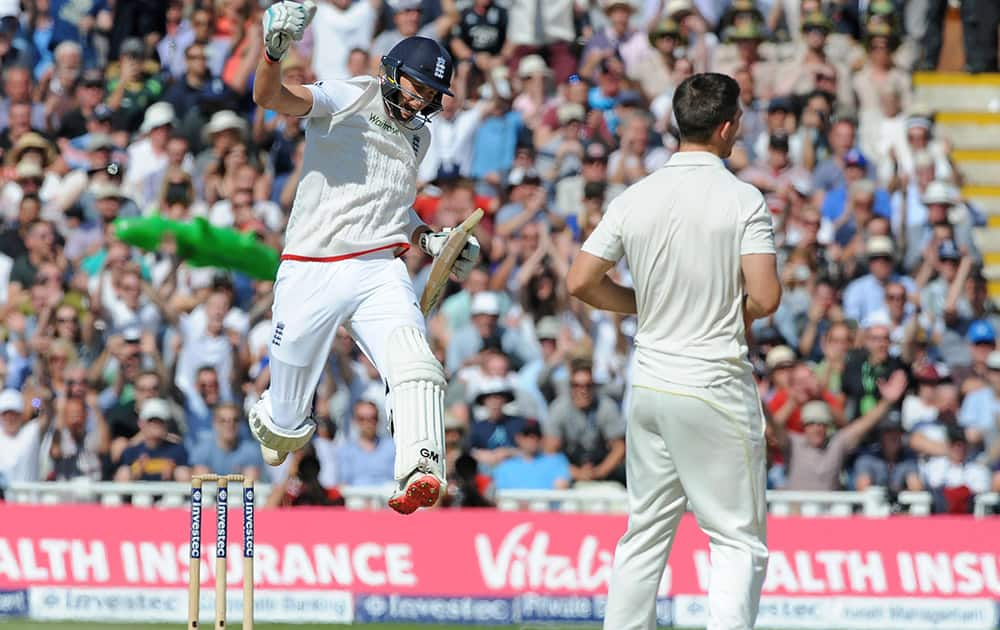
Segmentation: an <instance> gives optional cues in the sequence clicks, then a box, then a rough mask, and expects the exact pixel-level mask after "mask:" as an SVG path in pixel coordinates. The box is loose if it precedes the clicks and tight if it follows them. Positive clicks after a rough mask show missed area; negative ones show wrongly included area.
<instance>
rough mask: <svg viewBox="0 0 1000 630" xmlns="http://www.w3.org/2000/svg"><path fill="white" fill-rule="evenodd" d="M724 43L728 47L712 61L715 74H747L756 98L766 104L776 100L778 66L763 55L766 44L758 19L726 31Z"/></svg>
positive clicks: (734, 25) (722, 47) (735, 25)
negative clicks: (763, 43)
mask: <svg viewBox="0 0 1000 630" xmlns="http://www.w3.org/2000/svg"><path fill="white" fill-rule="evenodd" d="M723 39H724V41H725V44H723V45H722V46H720V47H719V48H718V49H717V50H716V54H715V55H714V56H713V57H712V66H713V68H712V69H713V71H714V72H721V73H722V74H728V75H729V76H732V77H734V78H735V76H736V72H737V71H740V70H745V71H747V72H748V73H749V74H750V77H751V79H752V81H751V85H752V86H753V91H752V92H751V96H752V97H753V98H758V99H763V100H764V101H765V102H766V101H767V100H768V99H770V98H771V97H773V96H774V93H775V84H776V82H777V79H778V74H777V65H776V64H775V63H774V62H773V61H772V60H770V59H765V58H764V57H763V55H762V54H761V43H762V42H764V41H765V40H766V33H765V32H764V26H763V24H762V23H761V22H760V21H758V20H755V19H742V20H739V21H738V22H736V23H735V24H732V25H731V26H729V27H727V28H726V29H725V30H724V31H723ZM741 96H742V94H741Z"/></svg>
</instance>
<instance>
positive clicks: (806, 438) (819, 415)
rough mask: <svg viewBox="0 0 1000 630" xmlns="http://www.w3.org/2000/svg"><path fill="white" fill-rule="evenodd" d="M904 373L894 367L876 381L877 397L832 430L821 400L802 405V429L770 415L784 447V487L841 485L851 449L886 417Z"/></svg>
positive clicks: (900, 391)
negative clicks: (795, 430) (797, 430)
mask: <svg viewBox="0 0 1000 630" xmlns="http://www.w3.org/2000/svg"><path fill="white" fill-rule="evenodd" d="M906 386H907V379H906V374H905V373H904V372H902V371H898V372H895V373H893V374H892V376H891V377H890V378H889V379H888V380H885V381H879V383H878V387H879V390H880V392H881V399H880V400H879V402H878V403H876V404H875V405H874V406H873V407H871V408H870V409H868V410H867V411H866V412H865V413H863V414H861V415H860V416H859V417H858V418H857V419H856V420H854V421H852V422H851V423H849V424H847V425H846V426H844V427H843V428H841V429H837V430H835V431H833V432H832V435H831V430H832V429H833V414H832V413H831V412H830V408H829V407H828V406H827V404H826V403H825V402H823V401H819V400H816V401H812V402H810V403H808V404H806V405H805V406H804V407H803V408H802V424H803V430H802V433H793V432H791V431H789V430H788V429H787V427H785V426H784V425H782V424H781V423H780V422H778V421H777V419H772V421H771V427H772V431H773V435H774V439H775V441H776V442H777V444H778V445H779V447H780V448H781V449H782V450H783V451H784V453H785V456H786V461H787V470H788V476H787V481H786V484H785V486H784V489H786V490H814V491H832V490H840V489H841V470H843V467H844V462H845V461H847V458H848V456H849V455H850V454H851V452H852V451H853V450H854V449H855V448H857V446H858V445H859V444H860V443H861V441H862V440H863V439H864V437H865V436H866V435H867V434H868V433H869V432H870V431H871V430H872V429H874V428H875V426H876V425H878V423H879V422H880V421H882V420H883V419H884V418H886V417H887V416H888V414H889V412H890V410H891V409H892V408H893V406H894V405H895V404H896V403H898V402H899V400H900V399H901V398H902V397H903V393H904V392H905V391H906Z"/></svg>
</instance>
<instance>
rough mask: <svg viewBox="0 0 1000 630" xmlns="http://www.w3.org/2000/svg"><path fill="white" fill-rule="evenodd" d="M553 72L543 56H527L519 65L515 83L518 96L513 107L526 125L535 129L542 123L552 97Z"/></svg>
mask: <svg viewBox="0 0 1000 630" xmlns="http://www.w3.org/2000/svg"><path fill="white" fill-rule="evenodd" d="M551 78H552V71H551V70H549V66H548V65H547V64H546V63H545V59H544V58H543V57H542V56H541V55H527V56H525V57H522V58H521V61H520V63H518V64H517V78H516V81H515V83H514V87H515V92H517V93H518V94H517V96H515V97H514V101H513V103H512V107H513V109H514V111H516V112H520V114H521V116H522V118H523V119H524V122H525V125H526V126H527V127H528V128H529V129H534V128H535V127H536V126H538V123H539V122H540V121H541V118H542V113H543V111H544V109H545V105H546V104H547V103H548V100H549V97H550V92H551V90H550V87H549V86H550V83H551Z"/></svg>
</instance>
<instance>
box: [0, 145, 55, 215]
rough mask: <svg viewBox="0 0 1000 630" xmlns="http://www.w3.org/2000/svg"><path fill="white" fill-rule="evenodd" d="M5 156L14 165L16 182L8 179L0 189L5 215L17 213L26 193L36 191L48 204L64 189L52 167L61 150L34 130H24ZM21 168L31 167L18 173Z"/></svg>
mask: <svg viewBox="0 0 1000 630" xmlns="http://www.w3.org/2000/svg"><path fill="white" fill-rule="evenodd" d="M4 158H5V161H6V164H7V166H11V167H14V171H15V172H14V181H13V182H7V184H5V185H4V186H3V189H2V190H0V211H2V213H3V216H4V217H5V218H7V219H10V218H11V217H12V215H13V213H14V212H16V209H17V204H18V203H19V202H20V201H21V196H22V195H23V194H24V193H25V192H34V193H37V194H38V196H39V198H41V200H42V201H43V202H45V203H46V204H48V203H49V202H50V201H52V200H54V199H55V198H56V197H57V195H58V194H59V192H60V188H61V186H60V184H61V177H60V176H59V174H58V173H57V172H56V169H54V168H53V166H54V165H55V162H56V160H57V158H58V151H56V147H55V146H54V145H53V144H52V142H50V141H49V140H48V138H46V137H45V136H43V135H42V134H40V133H35V132H33V131H31V132H28V133H24V134H22V135H21V136H20V137H19V138H18V140H17V142H15V143H14V146H13V147H12V148H10V150H9V151H7V153H6V154H5V155H4ZM29 165H30V166H31V168H30V169H29ZM18 167H20V168H23V169H29V170H26V171H23V172H22V174H20V175H19V174H18V172H17V169H18ZM38 170H41V173H38V172H37V171H38ZM29 172H30V173H31V174H30V175H29V174H28V173H29ZM44 209H45V208H43V210H44Z"/></svg>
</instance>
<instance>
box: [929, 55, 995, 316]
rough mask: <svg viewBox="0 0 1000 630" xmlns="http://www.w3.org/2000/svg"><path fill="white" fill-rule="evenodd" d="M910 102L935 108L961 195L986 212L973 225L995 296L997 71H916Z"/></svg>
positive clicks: (990, 286)
mask: <svg viewBox="0 0 1000 630" xmlns="http://www.w3.org/2000/svg"><path fill="white" fill-rule="evenodd" d="M913 87H914V102H915V103H917V104H919V105H918V106H919V107H921V108H926V109H928V110H931V111H934V112H935V116H934V119H935V126H936V133H937V134H938V135H939V136H940V137H945V138H948V139H949V140H950V141H951V143H952V145H953V146H954V150H953V151H952V154H951V157H952V160H953V161H954V162H955V166H956V168H957V169H958V171H959V172H960V173H961V174H962V179H963V187H962V196H963V198H965V199H968V200H970V201H972V202H973V203H975V204H976V205H977V207H979V208H980V209H982V211H983V212H985V213H986V214H987V215H988V219H987V223H988V226H987V227H984V228H980V229H977V230H975V240H976V245H977V247H978V248H979V251H980V252H982V253H983V263H984V269H983V274H984V275H985V276H986V278H987V280H988V282H989V285H988V286H989V294H990V297H992V298H994V299H995V300H997V299H1000V74H976V75H972V74H966V73H962V72H918V73H916V74H914V75H913Z"/></svg>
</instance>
